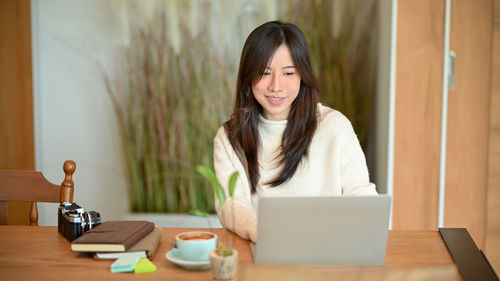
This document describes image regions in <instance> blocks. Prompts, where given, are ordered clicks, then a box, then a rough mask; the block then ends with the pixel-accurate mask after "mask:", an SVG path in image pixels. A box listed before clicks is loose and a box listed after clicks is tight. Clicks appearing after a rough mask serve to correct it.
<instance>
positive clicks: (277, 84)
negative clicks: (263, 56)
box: [269, 74, 283, 92]
mask: <svg viewBox="0 0 500 281" xmlns="http://www.w3.org/2000/svg"><path fill="white" fill-rule="evenodd" d="M282 90H283V88H282V86H281V78H280V77H279V75H276V74H272V75H271V83H269V91H271V92H281V91H282Z"/></svg>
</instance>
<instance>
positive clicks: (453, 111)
mask: <svg viewBox="0 0 500 281" xmlns="http://www.w3.org/2000/svg"><path fill="white" fill-rule="evenodd" d="M492 10H493V1H491V0H484V1H468V0H453V1H452V4H451V21H450V50H453V51H454V52H455V53H456V68H455V73H456V75H455V81H456V89H455V90H453V91H450V92H449V93H448V125H447V127H448V128H447V139H446V195H445V213H444V226H445V227H466V228H467V229H468V230H469V233H470V234H471V236H472V237H473V239H474V240H475V242H476V244H477V245H478V246H479V247H482V246H483V243H484V227H485V216H486V212H485V206H486V179H487V163H488V130H489V100H490V79H491V77H490V75H489V73H490V65H491V36H492V33H491V32H492Z"/></svg>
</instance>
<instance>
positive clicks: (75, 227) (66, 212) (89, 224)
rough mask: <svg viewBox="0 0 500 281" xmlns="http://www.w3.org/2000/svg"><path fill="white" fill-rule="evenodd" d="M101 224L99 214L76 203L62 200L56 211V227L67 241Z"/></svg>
mask: <svg viewBox="0 0 500 281" xmlns="http://www.w3.org/2000/svg"><path fill="white" fill-rule="evenodd" d="M99 224H101V214H99V213H98V212H95V211H90V212H86V211H85V210H84V209H83V208H82V207H80V206H79V205H78V204H76V203H69V202H64V203H61V204H60V205H59V209H58V212H57V229H58V231H59V233H60V234H62V235H63V236H64V237H65V238H66V239H68V240H69V241H73V240H75V239H76V238H78V237H80V236H81V235H82V234H83V233H85V231H88V230H90V229H92V228H94V227H96V226H98V225H99Z"/></svg>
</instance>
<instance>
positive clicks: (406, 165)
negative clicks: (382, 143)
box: [392, 0, 444, 229]
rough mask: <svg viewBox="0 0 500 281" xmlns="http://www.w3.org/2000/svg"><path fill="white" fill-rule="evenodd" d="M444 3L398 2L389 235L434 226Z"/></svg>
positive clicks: (436, 202) (436, 215) (436, 199)
mask: <svg viewBox="0 0 500 281" xmlns="http://www.w3.org/2000/svg"><path fill="white" fill-rule="evenodd" d="M443 38H444V0H438V1H436V0H423V1H399V2H398V16H397V41H396V93H395V124H394V179H393V222H392V226H393V229H436V227H437V222H438V194H439V154H440V132H441V131H440V130H441V87H442V84H441V83H442V71H443V67H442V63H443V46H444V45H443V44H444V39H443Z"/></svg>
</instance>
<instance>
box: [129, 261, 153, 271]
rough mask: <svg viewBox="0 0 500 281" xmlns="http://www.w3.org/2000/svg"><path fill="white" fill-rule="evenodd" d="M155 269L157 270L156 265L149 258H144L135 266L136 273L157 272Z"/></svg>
mask: <svg viewBox="0 0 500 281" xmlns="http://www.w3.org/2000/svg"><path fill="white" fill-rule="evenodd" d="M155 271H156V265H154V264H153V263H152V262H151V261H150V260H149V259H147V258H142V259H141V260H140V261H139V262H138V263H137V265H136V266H135V267H134V272H135V273H145V272H155Z"/></svg>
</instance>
